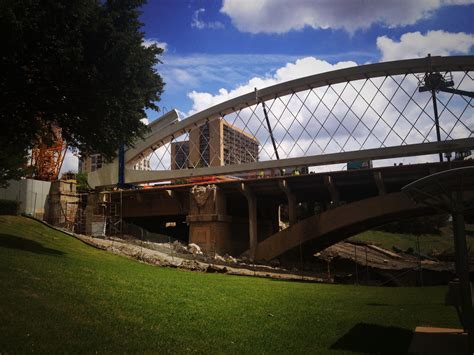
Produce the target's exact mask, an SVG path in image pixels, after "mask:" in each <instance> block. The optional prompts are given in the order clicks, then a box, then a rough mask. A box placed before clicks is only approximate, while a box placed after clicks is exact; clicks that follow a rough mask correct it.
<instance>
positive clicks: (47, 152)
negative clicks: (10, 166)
mask: <svg viewBox="0 0 474 355" xmlns="http://www.w3.org/2000/svg"><path fill="white" fill-rule="evenodd" d="M48 131H49V132H48V133H46V136H45V137H44V138H43V139H41V138H40V139H39V140H38V143H37V144H36V145H35V146H34V147H33V149H32V150H31V162H30V166H31V167H32V168H33V176H32V177H33V178H35V179H37V180H43V181H54V180H57V179H58V176H59V171H60V170H61V166H62V165H63V161H64V156H65V154H66V150H67V144H66V142H65V141H64V139H63V138H62V135H61V128H59V127H57V126H53V127H51V128H50V129H49V130H48Z"/></svg>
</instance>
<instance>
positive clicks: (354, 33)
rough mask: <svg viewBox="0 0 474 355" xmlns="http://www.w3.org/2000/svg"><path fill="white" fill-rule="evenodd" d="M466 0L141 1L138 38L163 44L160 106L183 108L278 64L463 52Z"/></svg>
mask: <svg viewBox="0 0 474 355" xmlns="http://www.w3.org/2000/svg"><path fill="white" fill-rule="evenodd" d="M473 3H474V2H473V1H463V0H417V1H412V0H351V1H346V0H204V1H202V0H201V1H200V0H150V1H149V3H148V5H146V6H145V7H144V8H143V15H142V21H143V22H144V24H145V27H144V31H145V35H146V38H147V40H148V41H156V42H158V43H160V44H161V45H162V46H163V47H164V48H165V49H166V52H165V55H164V56H163V58H162V60H163V64H162V65H160V66H159V67H158V70H159V72H160V73H161V74H162V75H163V77H164V79H165V82H166V83H167V85H166V88H165V93H164V95H163V97H162V101H161V102H160V106H164V107H165V108H166V109H168V110H169V109H170V108H177V109H179V110H180V111H182V112H184V113H186V114H188V113H190V112H191V111H196V110H201V109H203V108H205V107H206V106H209V105H210V104H213V103H215V99H214V97H215V96H223V95H224V96H226V93H229V92H231V91H233V90H235V89H237V88H239V93H244V92H246V91H248V89H250V90H252V89H253V86H254V85H249V82H251V81H252V80H253V83H255V81H256V79H269V78H271V79H274V80H270V81H268V80H266V81H267V82H268V83H269V84H272V83H274V82H275V81H282V80H288V79H289V77H287V76H285V75H284V74H285V73H281V72H279V69H282V68H283V69H284V68H288V67H292V68H291V71H292V73H286V74H288V75H291V77H290V78H293V77H296V76H298V75H299V76H303V75H310V74H314V73H316V72H320V71H324V70H328V69H330V65H329V64H331V65H334V64H337V63H339V62H344V61H351V62H355V63H357V64H364V63H368V62H371V63H374V62H379V61H387V60H396V59H403V58H413V57H424V56H426V55H427V53H431V54H432V55H449V54H472V53H473V50H474V46H473V45H474V21H473V18H474V4H473ZM307 57H313V58H315V59H318V60H319V63H320V67H319V66H316V65H313V66H308V65H305V63H304V62H302V61H301V60H300V61H298V60H299V59H303V58H307ZM306 64H307V63H306ZM287 71H289V70H287ZM260 84H262V85H264V84H265V80H263V81H262V82H260ZM148 116H149V118H150V119H154V118H156V117H157V116H159V114H158V113H155V112H149V114H148Z"/></svg>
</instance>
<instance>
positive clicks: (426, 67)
mask: <svg viewBox="0 0 474 355" xmlns="http://www.w3.org/2000/svg"><path fill="white" fill-rule="evenodd" d="M471 70H474V56H452V57H427V58H421V59H407V60H397V61H391V62H384V63H375V64H366V65H360V66H356V67H351V68H345V69H339V70H334V71H330V72H326V73H321V74H315V75H310V76H306V77H303V78H298V79H294V80H290V81H286V82H284V83H279V84H276V85H273V86H269V87H266V88H264V89H261V90H257V95H255V92H250V93H248V94H244V95H241V96H238V97H236V98H233V99H231V100H228V101H225V102H223V103H220V104H218V105H215V106H212V107H210V108H208V109H205V110H203V111H200V112H198V113H196V114H194V115H192V116H189V117H188V118H186V119H185V120H183V121H180V122H178V123H176V124H173V125H169V126H167V127H165V128H163V129H161V130H160V131H159V132H156V133H154V134H153V135H151V136H149V137H147V138H146V139H145V140H144V141H143V144H141V142H140V143H137V145H136V147H135V148H130V149H128V150H127V151H126V152H125V163H126V164H132V163H134V162H136V161H138V160H139V159H140V157H141V156H143V155H146V154H148V153H151V152H152V150H151V147H159V146H161V145H163V144H165V143H168V142H169V141H171V139H172V137H173V136H177V135H180V134H183V133H185V132H186V130H188V129H191V128H193V127H194V126H196V125H199V124H201V123H202V122H205V121H206V120H211V119H214V118H218V117H223V116H225V115H228V114H230V113H233V112H236V111H238V110H240V109H242V108H246V107H249V106H253V105H256V104H258V102H260V101H267V100H270V99H274V98H278V97H282V96H285V95H288V94H291V93H296V92H300V91H304V90H308V89H314V88H318V87H324V86H327V85H333V84H338V83H344V82H348V81H354V80H361V79H368V78H377V77H383V76H389V75H400V74H407V73H414V74H416V73H425V72H429V71H440V72H443V71H471ZM257 97H258V100H259V101H257ZM147 150H148V151H147Z"/></svg>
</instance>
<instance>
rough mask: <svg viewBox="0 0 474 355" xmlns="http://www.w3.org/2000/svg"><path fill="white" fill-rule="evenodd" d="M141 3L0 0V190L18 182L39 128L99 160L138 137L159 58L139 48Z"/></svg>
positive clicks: (159, 84)
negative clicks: (55, 130) (56, 132)
mask: <svg viewBox="0 0 474 355" xmlns="http://www.w3.org/2000/svg"><path fill="white" fill-rule="evenodd" d="M144 2H145V0H107V1H99V0H0V33H1V34H2V35H1V37H2V47H3V48H2V54H0V93H1V97H2V102H3V103H2V104H1V105H0V151H1V152H8V154H0V167H1V168H0V184H2V183H4V182H5V181H6V180H7V179H10V178H15V177H18V175H19V174H21V168H22V166H23V164H24V162H25V158H26V155H27V153H28V150H29V149H31V147H32V146H33V145H34V143H35V141H37V140H38V139H40V138H41V139H44V137H46V136H48V134H47V133H48V132H47V131H48V129H47V128H46V129H45V127H52V126H53V125H56V126H59V127H61V128H62V135H63V138H64V139H65V140H66V141H67V143H68V145H69V147H70V148H72V149H75V150H77V149H79V150H80V151H81V152H83V153H85V154H92V153H101V154H103V156H104V157H105V158H106V159H112V158H113V157H114V156H115V155H116V152H117V149H118V147H119V146H120V144H126V145H133V142H134V140H136V139H137V138H138V137H140V136H142V135H143V133H144V132H145V131H146V126H145V125H144V124H142V123H141V122H140V119H141V118H143V117H145V109H146V108H151V109H155V110H158V107H157V106H156V104H155V102H157V101H159V99H160V95H161V94H162V91H163V86H164V83H163V81H162V79H161V77H160V75H159V74H158V73H157V72H156V69H155V67H156V65H157V64H158V63H161V62H160V60H159V56H160V55H161V54H162V52H163V50H162V49H161V48H158V47H157V46H156V45H151V46H147V47H145V46H144V45H143V40H144V35H143V33H142V32H141V31H140V28H141V26H142V24H141V23H140V21H139V14H140V13H139V8H140V7H141V6H142V5H143V3H144ZM6 155H7V156H6ZM12 157H14V158H12Z"/></svg>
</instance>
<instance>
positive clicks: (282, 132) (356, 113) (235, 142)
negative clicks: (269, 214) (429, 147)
mask: <svg viewBox="0 0 474 355" xmlns="http://www.w3.org/2000/svg"><path fill="white" fill-rule="evenodd" d="M452 77H453V81H454V83H455V88H457V89H461V90H466V91H474V90H473V89H474V79H473V75H472V73H470V72H454V73H452ZM419 82H420V77H419V76H417V75H415V74H411V73H408V74H404V75H396V76H385V77H377V78H367V79H363V80H356V81H348V82H345V83H339V84H334V85H328V86H325V87H318V88H311V89H308V90H305V91H300V92H293V93H290V94H288V95H286V96H282V97H275V98H272V99H269V100H267V101H266V102H265V105H266V109H267V113H268V119H269V122H270V129H269V127H268V125H267V123H266V120H265V116H264V112H263V108H262V104H261V103H259V104H258V105H255V104H254V105H249V106H247V107H245V108H243V109H239V110H236V111H235V112H233V113H231V114H228V115H225V116H224V117H222V118H220V119H213V120H207V121H205V122H201V123H200V124H199V125H197V126H195V127H192V128H190V129H188V130H187V131H186V133H185V134H182V135H180V136H177V137H172V139H171V141H170V143H167V144H164V145H162V146H160V147H158V148H157V149H156V150H155V151H154V152H153V153H152V154H151V155H150V157H149V159H150V166H151V169H152V170H169V169H193V168H199V167H207V166H220V165H229V164H242V163H248V162H255V161H266V160H273V159H276V154H275V150H274V148H273V145H272V141H271V136H270V133H269V132H270V130H271V131H272V133H273V135H274V138H275V144H276V149H277V151H278V154H279V156H280V158H294V157H304V156H310V155H319V154H327V153H338V152H348V151H354V150H363V149H370V148H380V147H390V146H399V145H407V144H416V143H425V142H434V141H436V129H435V120H434V113H433V103H432V98H431V93H430V92H419V90H418V87H419ZM437 105H438V112H439V122H440V131H441V139H442V140H450V139H458V138H468V137H473V136H474V131H473V127H474V111H473V102H472V98H469V97H467V96H461V95H456V94H451V93H444V92H439V93H437Z"/></svg>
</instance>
